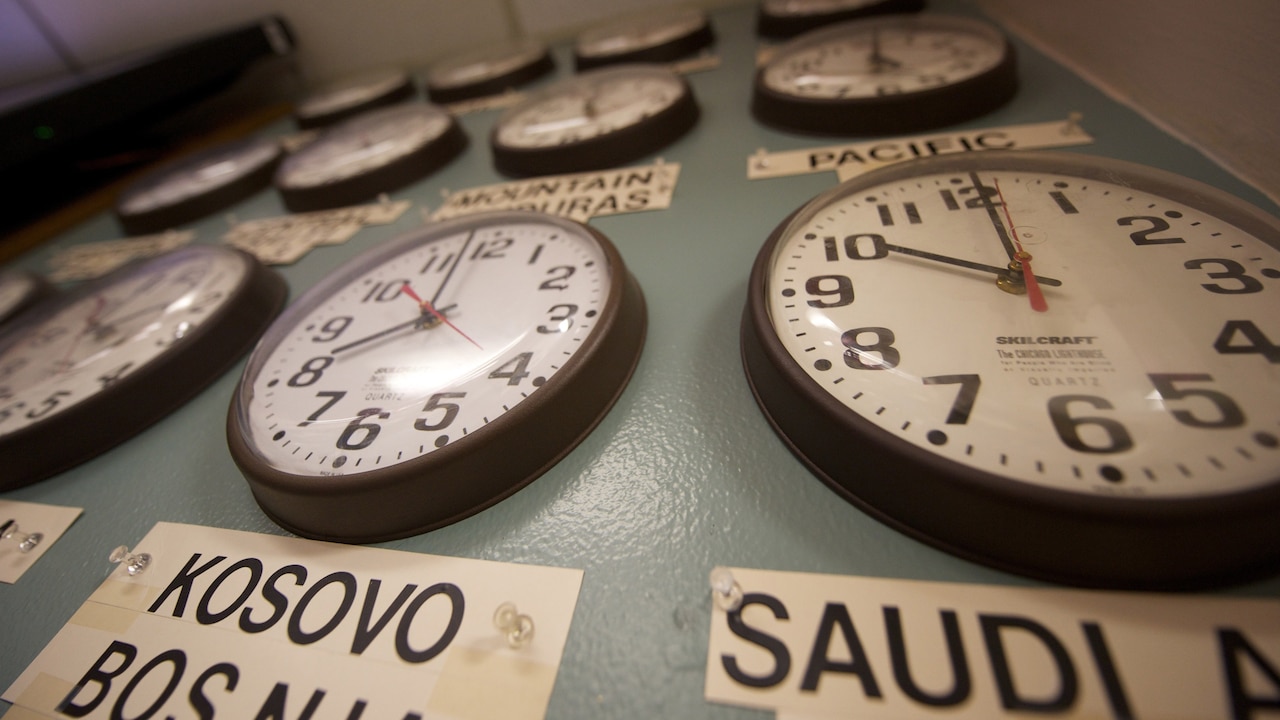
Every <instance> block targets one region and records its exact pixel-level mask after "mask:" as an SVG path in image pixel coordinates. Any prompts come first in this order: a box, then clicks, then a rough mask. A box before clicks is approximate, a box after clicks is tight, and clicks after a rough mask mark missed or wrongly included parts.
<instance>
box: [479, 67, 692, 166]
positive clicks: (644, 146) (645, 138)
mask: <svg viewBox="0 0 1280 720" xmlns="http://www.w3.org/2000/svg"><path fill="white" fill-rule="evenodd" d="M636 70H642V71H647V72H654V73H670V74H671V76H672V77H673V78H674V79H676V80H678V81H679V83H680V87H681V92H680V96H679V97H678V98H676V100H675V102H673V103H671V104H670V105H668V106H667V107H665V108H663V109H662V110H660V111H658V112H657V113H654V114H653V115H650V116H647V117H645V118H643V119H642V120H641V121H640V122H637V123H634V124H631V125H627V126H626V127H622V128H618V129H616V130H613V131H611V132H608V133H605V134H602V135H596V136H595V137H591V138H588V139H586V140H581V141H579V142H573V143H561V144H558V145H551V146H546V147H531V148H521V147H511V146H509V145H504V144H502V143H501V142H499V141H498V130H499V129H500V128H501V127H502V125H503V123H504V121H505V120H506V119H507V118H509V117H513V116H514V115H516V114H517V113H519V112H521V111H523V110H524V109H525V108H527V107H529V106H531V105H534V104H537V103H539V102H541V101H542V100H543V99H544V98H546V97H549V96H553V95H555V94H558V93H559V92H560V91H561V88H564V87H567V86H569V85H570V84H572V83H577V82H581V79H582V78H583V77H591V76H593V75H594V76H598V75H599V74H607V73H627V72H634V71H636ZM700 114H701V110H700V109H699V108H698V102H697V100H695V99H694V97H693V88H692V87H690V85H689V82H688V81H687V80H685V79H684V78H683V77H681V76H679V75H676V74H675V73H671V72H670V71H669V70H665V69H663V68H660V67H657V66H648V65H617V66H612V67H607V68H601V69H599V70H593V71H591V75H578V76H575V77H571V78H567V79H565V80H564V81H562V82H561V83H557V84H556V85H553V86H551V87H548V88H546V89H544V90H543V91H542V92H539V93H537V94H534V95H531V96H530V97H529V98H527V99H526V100H525V101H524V102H522V103H520V104H519V105H517V106H515V107H512V108H510V109H509V110H508V111H507V112H506V114H504V115H503V116H502V117H500V118H499V119H498V122H497V123H495V124H494V128H493V131H492V132H491V133H490V135H489V146H490V149H491V150H492V153H493V165H494V167H495V168H496V169H497V170H498V172H500V173H502V174H503V175H507V176H509V177H532V176H538V175H553V174H561V173H574V172H585V171H589V170H603V169H605V168H611V167H616V166H618V165H622V164H623V163H627V162H631V161H633V160H638V159H640V158H642V157H645V156H646V155H649V154H651V153H654V152H656V151H658V150H661V149H662V148H664V147H666V146H668V145H670V144H671V143H673V142H675V141H676V140H678V139H680V138H681V137H682V136H684V134H685V133H687V132H689V130H691V129H692V128H693V126H694V125H696V124H697V123H698V118H699V116H700Z"/></svg>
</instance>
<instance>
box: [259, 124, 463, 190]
mask: <svg viewBox="0 0 1280 720" xmlns="http://www.w3.org/2000/svg"><path fill="white" fill-rule="evenodd" d="M466 146H467V136H466V134H465V133H464V132H463V131H462V127H461V126H459V125H458V123H457V121H456V120H454V119H453V116H452V115H450V114H449V113H448V112H446V111H445V110H444V109H443V108H441V107H439V106H437V105H432V104H428V103H420V102H414V103H401V104H399V105H395V106H393V107H388V108H382V109H379V110H371V111H369V112H367V113H364V114H362V115H359V116H357V117H353V118H351V119H350V120H347V121H345V122H342V123H339V124H337V125H334V126H333V127H331V128H329V129H327V130H325V131H324V132H323V133H321V135H320V137H318V138H316V139H315V140H314V141H313V142H311V143H310V144H308V145H305V146H303V147H302V149H300V150H298V151H297V152H295V153H294V154H292V155H290V156H289V157H287V158H285V160H284V162H282V163H280V167H279V168H277V170H276V174H275V178H274V183H275V187H276V190H277V191H279V193H280V198H281V200H282V201H283V202H284V205H285V207H286V208H288V209H289V210H291V211H293V212H307V211H312V210H327V209H330V208H335V207H342V206H344V205H354V204H356V203H359V202H363V201H365V200H369V199H370V198H373V197H376V196H377V195H378V194H379V193H384V192H390V191H392V190H396V189H399V188H401V187H403V186H405V185H408V184H409V183H412V182H415V181H417V180H420V179H422V178H424V177H426V176H427V175H430V174H431V173H433V172H435V171H436V170H439V169H440V168H441V167H444V166H445V165H446V164H448V163H449V161H451V160H453V159H454V158H456V157H457V156H458V155H459V154H460V153H461V152H462V151H463V150H464V149H465V148H466Z"/></svg>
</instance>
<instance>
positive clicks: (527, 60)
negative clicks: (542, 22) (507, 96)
mask: <svg viewBox="0 0 1280 720" xmlns="http://www.w3.org/2000/svg"><path fill="white" fill-rule="evenodd" d="M546 52H547V48H546V46H545V45H543V44H541V43H536V42H524V43H517V44H513V45H510V46H499V47H488V48H483V49H480V50H477V51H474V52H470V53H465V54H463V55H459V56H457V57H454V58H450V59H448V60H445V61H442V62H440V63H437V64H436V65H433V66H432V67H431V70H430V72H428V73H427V84H428V85H429V86H431V87H433V88H439V89H444V88H454V87H458V86H461V85H468V84H471V83H477V82H482V81H484V80H489V79H491V78H496V77H502V76H504V75H507V74H509V73H512V72H515V71H516V70H519V69H520V68H523V67H525V66H527V65H530V64H532V63H535V62H537V61H538V59H539V58H541V57H542V56H543V55H544V54H545V53H546Z"/></svg>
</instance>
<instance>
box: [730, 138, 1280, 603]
mask: <svg viewBox="0 0 1280 720" xmlns="http://www.w3.org/2000/svg"><path fill="white" fill-rule="evenodd" d="M1046 164H1052V165H1051V166H1052V167H1053V169H1054V171H1055V172H1065V173H1068V174H1073V175H1076V176H1078V177H1082V178H1086V179H1093V180H1100V181H1103V180H1105V181H1108V182H1116V181H1117V179H1118V178H1124V179H1125V181H1126V182H1129V183H1131V184H1134V185H1135V186H1136V187H1139V188H1140V189H1142V190H1145V191H1148V192H1152V193H1154V194H1158V195H1161V196H1163V197H1168V198H1170V199H1173V200H1176V201H1178V202H1181V203H1184V204H1186V205H1189V206H1192V207H1196V208H1198V209H1200V210H1202V211H1205V212H1206V213H1208V214H1211V215H1214V216H1215V217H1219V218H1222V219H1223V220H1224V221H1226V222H1228V223H1230V224H1233V225H1235V226H1236V227H1239V228H1241V229H1242V230H1245V231H1247V232H1250V233H1251V234H1254V235H1255V236H1258V237H1260V238H1262V239H1263V240H1264V241H1265V242H1267V243H1268V244H1270V245H1272V246H1273V247H1276V248H1277V249H1280V220H1277V219H1276V218H1272V217H1271V216H1269V215H1267V214H1266V213H1264V212H1262V211H1261V210H1259V209H1258V208H1256V207H1254V206H1252V205H1250V204H1248V203H1245V202H1244V201H1242V200H1239V199H1238V198H1236V197H1234V196H1231V195H1228V194H1226V193H1223V192H1222V191H1220V190H1217V189H1216V188H1212V187H1210V186H1207V185H1203V184H1201V183H1198V182H1195V181H1191V180H1189V179H1187V178H1182V177H1180V176H1177V175H1174V174H1171V173H1167V172H1165V171H1162V170H1157V169H1155V168H1150V167H1145V166H1141V165H1136V164H1133V163H1128V162H1123V161H1118V160H1111V159H1108V158H1099V157H1092V156H1085V155H1079V154H1071V153H1051V152H1035V151H1023V150H1020V151H991V152H984V153H974V154H965V155H962V156H939V157H934V158H924V159H916V160H910V161H907V162H903V163H900V164H898V165H895V166H891V167H888V168H883V169H880V170H876V171H873V172H870V173H867V174H865V175H862V176H860V177H858V178H855V179H854V180H851V181H848V182H846V183H843V184H841V185H840V186H838V187H837V188H835V189H833V190H830V191H827V192H825V193H823V194H821V195H818V196H816V197H815V198H813V199H811V200H810V201H809V202H807V203H805V205H803V206H802V207H801V208H799V209H797V210H796V211H795V212H794V213H792V215H791V216H789V217H788V218H787V219H785V220H784V221H783V222H782V223H780V224H779V225H778V227H777V228H775V229H774V231H773V232H772V233H771V235H770V236H769V239H768V240H767V241H766V242H765V244H764V246H763V247H762V248H761V250H760V252H759V254H758V255H757V257H756V260H755V262H754V264H753V266H752V270H751V275H750V280H749V282H748V290H747V300H746V304H745V308H744V311H743V316H742V323H741V328H740V350H741V357H742V363H743V369H744V373H745V375H746V378H747V382H748V384H749V386H750V388H751V392H752V394H753V396H754V397H755V399H756V402H757V404H758V405H759V407H760V409H761V411H762V413H763V414H764V416H765V418H766V420H767V421H768V422H769V424H770V426H772V428H773V429H774V431H775V432H776V433H777V434H778V436H779V437H780V438H781V439H782V441H783V442H784V443H785V444H786V446H787V447H788V449H789V450H790V451H791V452H792V453H793V454H794V455H795V456H796V457H797V458H798V459H799V460H800V461H801V462H802V463H804V465H805V466H806V467H807V468H808V469H809V470H810V471H811V472H812V473H813V474H814V475H816V476H817V477H818V478H819V479H821V480H822V481H823V482H824V483H825V484H826V485H827V486H828V487H830V488H831V489H832V490H833V491H835V492H836V493H837V494H838V495H840V496H841V497H842V498H844V499H845V500H847V501H848V502H850V503H852V504H853V505H855V506H856V507H858V508H860V509H861V510H863V511H865V512H867V513H868V514H870V515H871V516H872V517H875V518H876V519H877V520H879V521H881V522H883V523H885V524H886V525H889V526H890V527H893V528H895V529H897V530H900V531H902V532H904V533H905V534H907V535H909V536H911V537H914V538H916V539H918V540H920V541H922V542H925V543H927V544H929V545H932V546H934V547H937V548H940V549H942V550H945V551H947V552H949V553H951V554H954V555H957V556H960V557H964V558H967V559H969V560H973V561H975V562H979V563H982V564H985V565H988V566H991V567H995V568H998V569H1001V570H1005V571H1009V572H1013V573H1017V574H1020V575H1025V576H1029V577H1034V578H1040V579H1044V580H1049V581H1053V582H1060V583H1066V584H1071V585H1080V586H1086V587H1105V588H1126V589H1141V590H1182V589H1197V588H1207V587H1216V586H1221V585H1224V584H1229V583H1235V582H1241V581H1245V580H1250V579H1255V578H1257V577H1260V576H1262V575H1265V574H1270V573H1273V572H1274V571H1275V570H1276V569H1277V568H1278V567H1280V523H1277V522H1276V520H1275V519H1276V517H1277V516H1280V477H1278V478H1276V479H1275V480H1274V481H1272V482H1271V483H1270V484H1269V485H1264V486H1262V487H1259V488H1255V489H1252V490H1248V491H1243V492H1233V493H1224V494H1221V495H1216V496H1210V497H1199V498H1159V499H1135V498H1125V497H1101V496H1091V495H1084V494H1081V493H1068V492H1065V491H1060V490H1052V489H1048V488H1043V487H1037V486H1032V485H1029V484H1027V483H1024V482H1019V481H1016V480H1011V479H1008V478H1003V477H1000V476H997V475H994V474H991V473H986V472H983V471H980V470H976V469H974V468H971V467H969V466H965V465H960V464H957V463H952V462H950V461H948V460H945V459H943V458H941V457H940V456H938V455H935V454H932V453H929V452H927V451H926V450H923V449H921V448H919V447H917V446H915V445H913V444H911V443H909V442H907V441H905V440H903V439H901V438H898V437H896V436H894V435H892V434H890V433H888V432H886V431H884V430H883V429H881V428H879V427H877V426H876V425H874V424H873V423H871V422H869V421H867V420H864V419H863V418H862V417H860V416H859V415H858V414H856V413H854V412H853V411H851V410H849V409H848V408H847V407H845V406H843V405H842V404H840V403H839V402H838V401H836V400H835V399H834V398H832V397H831V395H830V394H829V393H828V392H827V391H826V390H825V389H823V388H822V387H821V386H820V385H818V384H817V383H816V382H815V381H814V380H813V379H812V378H810V377H809V376H808V374H807V373H806V372H805V371H804V370H803V369H802V368H801V367H800V366H799V364H797V363H796V361H795V360H794V359H793V358H791V356H790V355H789V354H788V353H787V351H786V349H785V348H784V347H783V345H782V343H781V341H779V340H778V338H777V335H776V334H775V333H774V331H773V326H772V323H771V321H770V319H769V311H768V307H767V301H766V298H765V288H766V277H767V273H768V270H769V264H770V262H771V258H772V255H773V252H774V248H775V247H776V245H777V244H778V243H779V242H780V241H781V240H782V239H783V238H784V237H786V236H787V235H788V234H790V230H791V228H792V227H796V226H798V222H799V220H798V218H800V217H801V216H802V215H803V214H804V213H806V212H808V211H809V210H810V209H811V208H818V207H822V206H825V205H827V204H829V203H830V202H831V200H832V199H833V197H834V196H835V195H836V194H837V193H839V194H844V193H856V192H859V191H861V190H862V189H863V188H868V187H872V186H877V185H880V184H882V183H884V182H889V181H897V180H902V181H905V180H907V179H909V178H912V177H915V176H917V175H919V174H926V173H935V172H952V171H961V170H963V171H966V172H967V171H969V170H977V171H979V172H981V171H983V170H986V169H991V168H993V167H994V168H997V169H1001V170H1009V169H1013V170H1019V169H1021V170H1037V169H1044V168H1045V167H1046ZM1067 165H1069V169H1064V168H1066V167H1067Z"/></svg>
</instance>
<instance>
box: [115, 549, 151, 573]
mask: <svg viewBox="0 0 1280 720" xmlns="http://www.w3.org/2000/svg"><path fill="white" fill-rule="evenodd" d="M107 559H108V560H110V561H111V562H113V563H115V564H117V565H123V566H124V571H125V572H127V573H129V574H130V575H137V574H138V573H140V572H142V571H143V570H146V569H147V566H148V565H150V564H151V556H150V555H149V554H147V553H131V552H129V546H128V545H121V546H120V547H118V548H116V549H115V550H112V551H111V554H110V555H108V556H107Z"/></svg>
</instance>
